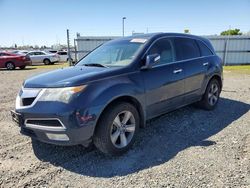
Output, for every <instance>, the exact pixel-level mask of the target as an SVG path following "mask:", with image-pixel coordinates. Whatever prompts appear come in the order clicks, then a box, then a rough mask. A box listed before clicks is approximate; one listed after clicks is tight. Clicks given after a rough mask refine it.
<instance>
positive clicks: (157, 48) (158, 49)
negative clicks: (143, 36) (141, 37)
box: [148, 39, 174, 64]
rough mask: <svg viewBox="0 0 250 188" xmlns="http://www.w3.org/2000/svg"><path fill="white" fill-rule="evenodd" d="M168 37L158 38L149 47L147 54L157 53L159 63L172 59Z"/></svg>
mask: <svg viewBox="0 0 250 188" xmlns="http://www.w3.org/2000/svg"><path fill="white" fill-rule="evenodd" d="M171 44H172V43H171V41H170V40H169V39H160V40H158V41H157V42H156V43H154V44H153V46H152V47H151V48H150V50H149V52H148V55H151V54H159V55H160V56H161V59H160V62H159V64H167V63H171V62H173V61H174V53H173V47H172V45H171Z"/></svg>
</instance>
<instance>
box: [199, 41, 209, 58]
mask: <svg viewBox="0 0 250 188" xmlns="http://www.w3.org/2000/svg"><path fill="white" fill-rule="evenodd" d="M197 43H198V45H199V47H200V52H201V56H209V55H213V53H212V52H211V50H210V49H209V48H208V47H207V46H206V45H205V44H204V43H203V42H201V41H199V40H198V41H197Z"/></svg>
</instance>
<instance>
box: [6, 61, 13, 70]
mask: <svg viewBox="0 0 250 188" xmlns="http://www.w3.org/2000/svg"><path fill="white" fill-rule="evenodd" d="M5 66H6V68H7V69H8V70H14V69H15V68H16V66H15V64H14V63H12V62H7V63H6V65H5Z"/></svg>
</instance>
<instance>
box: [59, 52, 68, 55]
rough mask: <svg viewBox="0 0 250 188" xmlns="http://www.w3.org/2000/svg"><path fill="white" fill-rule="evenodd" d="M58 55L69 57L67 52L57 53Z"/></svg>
mask: <svg viewBox="0 0 250 188" xmlns="http://www.w3.org/2000/svg"><path fill="white" fill-rule="evenodd" d="M57 54H58V55H67V52H57Z"/></svg>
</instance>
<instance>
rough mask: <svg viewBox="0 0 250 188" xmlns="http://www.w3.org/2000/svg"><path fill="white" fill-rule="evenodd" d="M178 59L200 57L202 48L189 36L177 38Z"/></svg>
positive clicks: (175, 41) (175, 40)
mask: <svg viewBox="0 0 250 188" xmlns="http://www.w3.org/2000/svg"><path fill="white" fill-rule="evenodd" d="M174 44H175V51H176V59H177V61H181V60H186V59H191V58H196V57H200V50H199V48H198V45H197V44H196V42H195V40H193V39H189V38H175V39H174Z"/></svg>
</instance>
